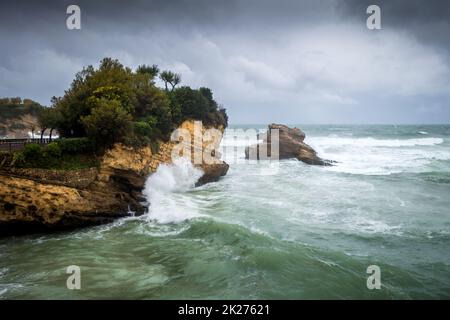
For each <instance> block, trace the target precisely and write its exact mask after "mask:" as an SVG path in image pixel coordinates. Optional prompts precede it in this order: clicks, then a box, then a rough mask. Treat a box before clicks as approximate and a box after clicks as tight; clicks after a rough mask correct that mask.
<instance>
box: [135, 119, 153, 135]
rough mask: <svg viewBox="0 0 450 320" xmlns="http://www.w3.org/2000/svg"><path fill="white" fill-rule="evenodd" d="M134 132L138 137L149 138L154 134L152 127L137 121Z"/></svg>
mask: <svg viewBox="0 0 450 320" xmlns="http://www.w3.org/2000/svg"><path fill="white" fill-rule="evenodd" d="M133 131H134V133H135V134H136V135H138V136H141V137H142V136H145V137H149V136H151V134H152V127H151V126H150V124H148V123H147V122H145V121H137V122H134V123H133Z"/></svg>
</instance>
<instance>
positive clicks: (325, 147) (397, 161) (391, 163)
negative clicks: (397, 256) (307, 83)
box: [309, 136, 450, 175]
mask: <svg viewBox="0 0 450 320" xmlns="http://www.w3.org/2000/svg"><path fill="white" fill-rule="evenodd" d="M443 142H444V139H442V138H436V137H434V138H433V137H430V138H419V139H391V140H389V139H374V138H371V137H367V138H347V137H336V136H329V137H313V138H311V139H309V143H310V144H311V146H312V147H314V148H315V149H316V151H317V152H318V153H319V155H320V156H321V157H323V158H326V159H331V160H335V161H337V163H336V165H335V166H333V167H330V168H328V170H331V171H337V172H345V173H352V174H365V175H390V174H395V173H401V172H405V171H409V172H421V171H423V170H427V169H426V166H427V165H429V164H430V163H431V162H433V161H434V160H448V159H450V150H447V149H446V148H443V147H439V145H440V144H442V143H443ZM432 147H433V148H432Z"/></svg>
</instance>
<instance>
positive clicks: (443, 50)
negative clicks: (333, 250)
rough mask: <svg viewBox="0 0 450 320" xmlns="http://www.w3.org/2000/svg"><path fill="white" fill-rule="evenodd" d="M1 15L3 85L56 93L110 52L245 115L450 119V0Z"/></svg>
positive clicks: (12, 4)
mask: <svg viewBox="0 0 450 320" xmlns="http://www.w3.org/2000/svg"><path fill="white" fill-rule="evenodd" d="M70 4H77V5H79V6H80V8H81V30H68V29H67V28H66V19H67V17H68V15H67V14H66V8H67V6H68V5H70ZM371 4H377V5H379V6H380V7H381V10H382V13H381V23H382V29H381V30H369V29H368V28H367V27H366V19H367V17H368V15H367V14H366V9H367V7H368V6H369V5H371ZM0 26H1V27H0V38H1V43H2V45H1V50H0V96H21V97H28V98H31V99H35V100H37V101H39V102H41V103H43V104H47V105H48V104H49V101H50V98H51V97H52V96H54V95H56V96H60V95H62V94H63V93H64V90H65V89H67V88H68V86H69V84H70V82H71V80H72V79H73V77H74V74H75V73H76V72H77V71H79V70H81V69H82V67H83V66H86V65H89V64H93V65H98V62H99V60H100V59H101V58H103V57H105V56H108V57H113V58H118V59H119V60H120V61H121V62H122V63H124V64H125V65H127V66H130V67H132V68H135V67H136V66H138V65H139V64H143V63H145V64H158V65H159V66H160V68H161V69H170V70H173V71H176V72H179V73H181V75H182V83H183V84H186V85H190V86H193V87H199V86H207V87H210V88H212V90H213V92H214V95H215V98H216V100H217V101H218V102H219V103H220V104H222V105H223V106H224V107H226V108H227V110H228V113H229V116H230V121H231V123H234V124H243V123H268V122H284V123H450V2H449V1H446V0H442V1H439V0H432V1H421V0H408V1H406V0H404V1H398V0H389V1H375V0H371V1H366V0H290V1H287V0H281V1H280V0H277V1H275V0H271V1H268V0H227V1H225V0H221V1H216V0H178V1H170V0H166V1H162V0H161V1H132V0H131V1H98V0H97V1H81V0H78V1H75V0H70V1H65V0H60V1H20V0H16V1H2V3H1V4H0Z"/></svg>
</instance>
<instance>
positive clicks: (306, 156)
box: [245, 124, 332, 166]
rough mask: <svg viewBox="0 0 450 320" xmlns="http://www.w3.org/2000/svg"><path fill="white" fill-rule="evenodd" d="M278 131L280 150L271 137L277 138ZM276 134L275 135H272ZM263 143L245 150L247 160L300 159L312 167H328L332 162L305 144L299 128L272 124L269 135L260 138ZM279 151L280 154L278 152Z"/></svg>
mask: <svg viewBox="0 0 450 320" xmlns="http://www.w3.org/2000/svg"><path fill="white" fill-rule="evenodd" d="M272 130H277V131H278V141H279V143H278V150H277V148H276V147H275V146H273V144H274V143H275V142H274V143H272V141H271V137H272V136H275V137H276V134H275V132H272ZM272 133H274V134H272ZM258 138H259V139H262V140H263V142H261V143H259V144H257V145H253V146H250V147H247V148H246V149H245V158H246V159H254V160H264V159H265V158H267V159H269V158H271V159H274V158H275V159H276V158H277V157H278V158H279V159H280V160H281V159H292V158H295V159H298V160H299V161H302V162H305V163H307V164H311V165H322V166H328V165H331V164H332V161H329V160H324V159H321V158H320V157H318V156H317V153H316V151H315V150H314V149H313V148H311V147H310V146H309V145H307V144H306V143H304V142H303V141H304V140H305V133H304V132H303V131H301V130H300V129H298V128H289V127H288V126H285V125H282V124H270V125H269V128H268V130H267V133H266V134H264V135H262V136H259V137H258ZM277 151H278V152H277Z"/></svg>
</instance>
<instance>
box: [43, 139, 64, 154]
mask: <svg viewBox="0 0 450 320" xmlns="http://www.w3.org/2000/svg"><path fill="white" fill-rule="evenodd" d="M44 157H46V158H59V157H61V148H60V147H59V145H58V144H57V143H55V142H53V143H50V144H49V145H48V146H47V147H45V149H44Z"/></svg>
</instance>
